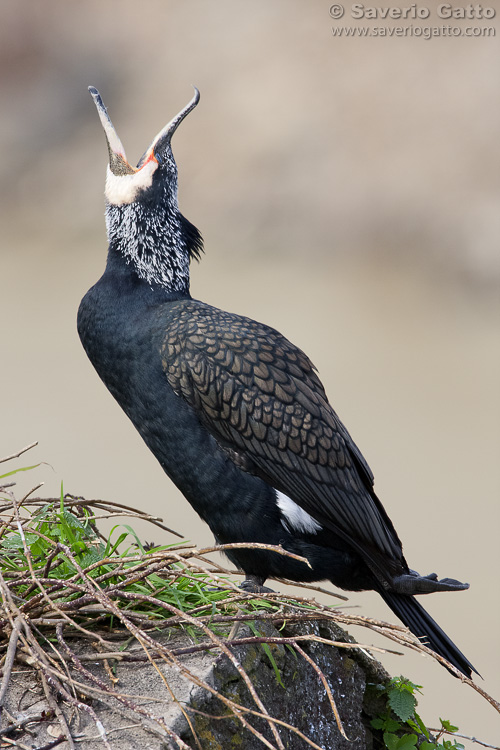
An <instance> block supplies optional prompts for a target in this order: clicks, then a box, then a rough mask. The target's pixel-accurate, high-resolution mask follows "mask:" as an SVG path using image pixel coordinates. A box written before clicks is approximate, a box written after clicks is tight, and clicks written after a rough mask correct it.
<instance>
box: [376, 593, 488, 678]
mask: <svg viewBox="0 0 500 750" xmlns="http://www.w3.org/2000/svg"><path fill="white" fill-rule="evenodd" d="M379 593H380V595H381V596H382V598H383V599H384V601H385V603H386V604H387V605H388V606H389V607H390V608H391V609H392V611H393V612H394V614H396V615H397V616H398V617H399V619H400V620H401V621H402V622H403V623H404V624H405V625H406V627H407V628H409V629H410V630H411V632H412V633H413V634H414V635H416V636H417V638H420V640H421V641H422V642H423V643H424V645H425V646H428V647H429V648H431V649H432V650H433V651H435V652H436V654H439V655H440V656H444V658H445V659H447V660H448V661H449V662H450V663H451V664H453V666H454V667H456V668H457V669H459V670H460V672H462V673H463V674H464V675H466V677H471V676H472V672H475V673H476V674H479V672H478V671H477V669H475V668H474V667H473V666H472V664H471V663H470V661H469V660H468V659H467V658H466V657H465V656H464V655H463V653H462V652H461V651H460V649H459V648H457V646H455V644H454V643H453V641H452V640H450V638H448V636H447V635H446V633H445V632H444V631H443V630H441V628H440V627H439V625H438V624H437V622H436V621H435V620H433V619H432V617H431V616H430V615H429V613H428V612H426V611H425V609H424V608H423V607H422V605H421V604H420V603H419V602H418V601H417V600H416V599H415V597H413V596H409V595H407V594H395V593H392V592H390V591H384V590H383V589H382V587H380V589H379Z"/></svg>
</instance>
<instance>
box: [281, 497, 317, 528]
mask: <svg viewBox="0 0 500 750" xmlns="http://www.w3.org/2000/svg"><path fill="white" fill-rule="evenodd" d="M275 492H276V502H277V504H278V508H279V509H280V511H281V513H282V515H283V521H282V522H281V523H282V524H283V525H284V526H285V528H286V526H290V527H291V528H292V529H295V531H302V532H303V533H307V534H317V533H318V531H321V528H322V527H321V524H320V523H318V522H317V521H316V520H315V519H314V518H313V517H312V516H310V515H309V513H307V511H305V510H304V509H303V508H301V507H300V505H297V503H295V502H294V501H293V500H292V499H291V498H290V497H288V495H284V494H283V492H280V491H279V490H275Z"/></svg>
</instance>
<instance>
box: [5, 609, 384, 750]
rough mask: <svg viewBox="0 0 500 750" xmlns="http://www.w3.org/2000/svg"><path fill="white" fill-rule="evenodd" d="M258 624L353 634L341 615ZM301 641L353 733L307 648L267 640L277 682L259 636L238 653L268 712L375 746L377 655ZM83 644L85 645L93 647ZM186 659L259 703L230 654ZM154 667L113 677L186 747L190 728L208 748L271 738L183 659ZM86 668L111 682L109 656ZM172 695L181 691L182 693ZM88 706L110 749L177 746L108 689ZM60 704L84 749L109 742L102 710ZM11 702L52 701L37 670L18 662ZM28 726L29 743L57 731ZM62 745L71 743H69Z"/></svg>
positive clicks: (323, 740) (286, 738)
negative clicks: (372, 696)
mask: <svg viewBox="0 0 500 750" xmlns="http://www.w3.org/2000/svg"><path fill="white" fill-rule="evenodd" d="M258 627H259V633H260V634H261V635H266V636H280V635H281V636H289V637H293V636H296V635H300V634H302V635H304V634H314V635H319V636H321V637H323V638H328V639H331V640H336V641H346V640H349V636H348V635H347V633H345V632H344V631H343V630H341V629H340V628H339V627H338V626H336V625H335V624H334V623H327V622H325V621H321V622H320V621H318V622H309V623H302V624H300V625H298V624H288V625H285V626H284V628H281V629H280V630H279V631H278V630H276V628H275V627H274V626H273V625H271V624H267V623H266V624H263V623H259V625H258ZM247 635H249V636H251V635H252V632H251V631H250V630H248V629H247V628H246V626H245V627H241V629H240V631H239V633H238V637H243V636H247ZM159 640H162V641H163V642H164V643H165V644H167V645H168V647H169V648H178V647H182V646H189V645H190V644H191V643H192V639H191V638H190V637H189V636H187V635H186V634H183V633H182V632H181V631H174V633H173V634H172V633H170V634H168V635H167V634H165V633H164V634H162V635H161V636H160V637H159ZM300 643H301V647H302V648H303V649H304V651H305V652H306V653H307V654H308V655H309V656H310V657H311V658H312V659H313V660H314V661H315V662H316V664H317V665H318V666H319V667H320V668H321V670H322V671H323V672H324V674H325V676H326V677H327V680H328V683H329V685H330V688H331V691H332V694H333V697H334V700H335V703H336V706H337V709H338V712H339V714H340V717H341V720H342V723H343V726H344V730H345V732H346V735H347V737H348V740H346V739H344V738H343V737H342V736H341V734H340V732H339V730H338V727H337V724H336V721H335V718H334V715H333V713H332V710H331V707H330V703H329V700H328V697H327V694H326V691H325V688H324V686H323V684H322V683H321V681H320V678H319V676H318V675H317V673H316V672H315V671H314V669H313V667H312V666H311V664H309V663H308V662H307V661H306V660H305V659H304V658H303V657H302V655H300V654H298V653H296V652H292V650H291V649H289V648H287V647H285V646H283V645H276V644H271V645H269V649H270V651H271V654H272V657H273V659H274V662H275V667H276V669H277V670H278V671H279V676H280V680H281V683H282V684H280V682H279V681H278V679H277V675H276V671H275V668H274V667H273V665H272V664H271V662H270V660H269V658H268V655H266V653H265V650H264V648H263V647H262V645H261V644H250V645H244V646H240V647H238V648H237V649H236V650H235V654H236V656H237V658H238V660H239V662H240V664H241V665H242V666H243V667H244V668H245V670H246V671H247V673H248V675H249V676H250V678H251V681H252V684H253V685H254V687H255V689H256V691H257V693H258V695H259V697H260V698H261V700H262V702H263V703H264V705H265V706H266V708H267V710H268V712H269V714H270V715H271V716H274V717H276V718H277V719H281V720H283V721H286V722H288V723H289V724H292V725H294V726H295V727H297V728H298V729H299V730H300V731H301V732H303V733H304V734H305V735H306V736H307V737H309V738H310V739H311V740H313V741H314V742H315V743H316V744H317V745H319V746H320V747H322V748H324V749H325V750H348V749H349V750H371V748H372V739H373V738H372V731H371V729H370V727H369V716H368V715H367V714H366V706H367V701H365V688H366V684H367V683H374V682H375V683H380V682H383V681H385V680H386V679H387V678H388V675H387V673H386V672H385V671H384V670H383V668H382V667H381V665H380V664H379V663H378V662H376V661H375V660H371V659H370V658H369V657H368V656H366V655H364V654H362V653H360V652H359V651H358V650H356V649H348V650H346V649H337V648H335V647H332V646H329V645H326V644H322V643H318V642H314V641H301V642H300ZM132 648H135V647H134V646H133V647H132ZM78 650H79V649H78ZM85 650H86V652H87V653H88V646H87V647H86V648H85ZM182 663H183V665H185V666H186V667H188V668H189V669H190V670H191V671H192V673H193V674H194V675H196V677H198V678H201V679H202V680H204V681H205V682H207V683H208V684H209V685H210V686H212V687H214V688H216V689H217V691H218V692H219V693H221V694H222V695H224V696H226V697H228V698H230V699H232V700H234V701H236V702H238V703H240V704H242V705H244V706H245V707H248V708H251V709H255V708H256V705H255V703H254V701H253V699H252V698H251V696H250V694H249V691H248V689H247V687H246V686H245V685H244V683H243V681H242V680H241V678H240V676H239V675H238V673H237V671H236V669H235V667H234V666H233V664H231V662H230V661H229V660H228V659H227V658H226V657H225V656H221V655H217V654H216V653H215V652H197V653H196V654H191V655H189V656H185V657H182ZM111 666H113V665H111ZM156 666H157V668H158V669H155V668H154V667H153V666H152V665H151V663H149V662H141V663H134V664H130V663H117V664H116V677H117V678H118V679H119V682H118V683H117V685H116V689H117V690H118V691H120V692H121V693H123V694H125V695H126V696H128V697H129V698H128V700H130V701H131V702H132V703H133V704H135V705H136V706H139V708H140V710H141V711H142V710H146V711H148V712H150V713H151V714H153V715H154V716H156V717H161V718H162V719H163V720H164V722H165V725H166V726H168V727H169V728H171V729H172V730H173V731H174V732H175V733H176V734H177V735H179V736H180V737H182V739H183V740H184V742H186V743H187V745H188V746H189V747H192V748H197V747H198V746H197V744H196V740H195V739H194V737H193V730H194V732H195V733H196V736H197V738H198V741H199V743H200V746H201V748H202V749H203V750H230V749H231V748H245V750H254V748H255V749H257V748H259V750H260V748H263V747H264V745H263V743H262V742H261V740H259V739H258V738H257V737H256V736H255V735H254V734H252V733H251V732H250V731H249V730H247V729H244V728H243V727H242V725H241V723H240V722H239V721H238V720H237V719H235V718H234V717H231V715H230V711H229V709H228V708H227V707H226V706H224V704H223V703H222V702H221V701H220V700H219V699H218V698H217V697H215V696H213V695H212V694H210V693H209V692H208V691H206V690H205V689H203V688H201V687H199V686H195V685H193V684H192V683H191V682H188V681H187V680H186V679H185V678H184V677H183V675H182V674H181V673H180V671H179V669H178V668H175V667H174V666H170V665H165V664H164V663H163V662H156ZM85 667H86V668H87V669H88V670H89V672H90V673H92V674H93V675H95V676H96V677H98V678H99V679H100V680H102V681H103V682H104V683H105V684H107V685H110V684H111V683H110V676H109V674H108V673H106V671H105V669H104V666H103V664H102V662H97V661H96V662H85ZM160 672H161V675H160ZM73 676H74V677H75V678H76V679H79V680H82V677H81V675H76V674H75V673H74V672H73ZM172 696H175V700H174V699H173V697H172ZM90 705H91V708H92V710H93V711H94V712H95V716H96V717H97V718H98V720H99V721H100V722H102V725H103V727H104V729H105V731H106V735H107V740H108V742H109V746H110V747H111V748H112V750H118V749H119V750H136V749H137V748H139V747H140V748H141V750H165V749H166V748H169V749H170V748H177V747H178V745H177V744H176V742H175V741H172V740H168V738H167V736H166V733H165V731H164V730H162V729H161V727H160V726H159V725H158V724H157V723H156V722H154V721H151V719H148V718H147V717H146V716H144V715H141V714H140V713H138V712H137V711H134V710H132V707H131V705H129V706H125V705H123V704H120V703H119V702H118V701H117V700H116V699H114V698H110V697H109V696H103V700H102V701H101V700H98V699H94V700H93V701H91V703H90ZM59 706H60V707H61V708H62V710H63V712H64V714H65V716H66V719H67V721H68V723H69V725H70V727H71V731H72V734H73V736H74V737H75V738H77V739H78V745H77V746H78V748H79V750H97V748H99V749H100V748H103V747H104V744H103V741H102V739H101V737H100V736H99V732H98V727H97V725H96V721H95V718H94V717H92V715H91V714H90V713H89V712H85V711H82V710H80V711H76V710H75V709H74V708H73V707H70V706H68V705H67V704H65V703H64V702H60V703H59ZM6 709H7V711H8V712H9V714H10V715H11V716H12V717H14V718H15V720H19V719H20V718H23V717H26V716H28V715H36V714H40V713H41V712H42V711H46V710H48V705H47V703H46V700H45V697H44V694H43V691H42V689H41V686H40V683H39V681H38V678H37V675H36V673H35V672H34V671H32V670H31V669H29V668H26V667H22V666H21V667H19V668H15V669H14V671H13V675H12V679H11V683H10V686H9V692H8V695H7V701H6ZM189 709H195V710H196V711H198V712H200V713H196V712H194V711H191V710H189ZM187 716H189V721H188V719H187ZM245 716H246V719H247V720H248V721H249V722H250V723H251V724H252V726H253V727H254V728H255V729H257V730H258V731H259V732H261V733H262V734H263V735H264V736H265V737H266V738H267V739H268V740H269V741H270V742H271V744H272V745H273V746H275V740H274V739H273V736H272V733H271V731H270V730H269V727H268V726H267V723H266V722H265V721H264V720H262V719H259V718H256V717H252V716H251V715H249V714H248V713H247V714H246V715H245ZM221 717H223V718H221ZM7 723H10V722H8V721H7V717H6V716H5V715H4V717H3V722H2V727H5V726H6V724H7ZM190 723H191V728H190V725H189V724H190ZM30 729H31V731H32V734H31V735H28V734H26V732H24V733H21V732H18V733H17V734H11V735H9V736H10V738H12V739H17V740H18V741H20V742H22V743H24V745H25V746H27V747H32V748H38V747H41V746H44V745H45V744H47V743H49V742H50V741H51V740H54V738H55V737H57V736H58V735H59V734H60V730H59V725H58V723H57V720H55V719H51V720H50V721H48V722H44V723H36V724H33V725H31V726H30ZM279 734H280V737H281V739H282V741H283V744H284V746H285V748H286V749H287V750H302V748H306V747H308V745H307V743H306V742H305V741H304V740H303V739H302V738H300V737H299V736H297V734H295V733H293V732H291V731H290V730H288V729H286V728H284V727H279ZM58 747H59V748H62V750H65V748H66V747H67V743H63V744H60V745H58Z"/></svg>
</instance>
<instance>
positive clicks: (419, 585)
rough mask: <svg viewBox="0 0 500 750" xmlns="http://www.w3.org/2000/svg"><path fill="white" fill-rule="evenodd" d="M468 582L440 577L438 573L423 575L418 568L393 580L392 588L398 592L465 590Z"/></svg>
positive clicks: (427, 592) (425, 592) (426, 592)
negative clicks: (418, 571)
mask: <svg viewBox="0 0 500 750" xmlns="http://www.w3.org/2000/svg"><path fill="white" fill-rule="evenodd" d="M468 588H469V584H468V583H461V582H460V581H456V580H455V579H454V578H441V579H439V578H438V577H437V575H436V573H429V575H427V576H421V575H419V574H418V573H417V571H416V570H410V573H409V574H405V575H401V576H398V577H397V578H395V579H394V580H393V582H392V589H393V591H395V592H396V593H398V594H410V595H412V594H432V593H433V592H434V591H464V590H465V589H468Z"/></svg>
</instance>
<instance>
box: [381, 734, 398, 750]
mask: <svg viewBox="0 0 500 750" xmlns="http://www.w3.org/2000/svg"><path fill="white" fill-rule="evenodd" d="M384 743H385V746H386V747H387V750H398V743H399V737H398V735H397V734H391V733H390V732H384Z"/></svg>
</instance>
